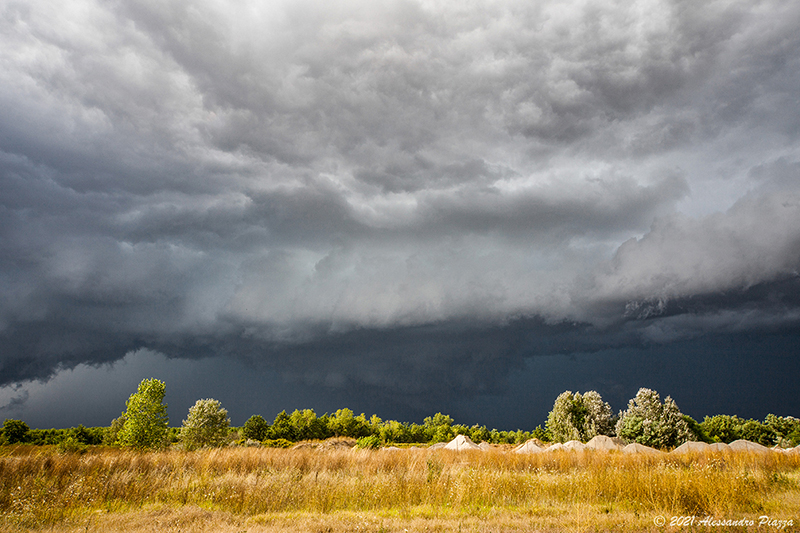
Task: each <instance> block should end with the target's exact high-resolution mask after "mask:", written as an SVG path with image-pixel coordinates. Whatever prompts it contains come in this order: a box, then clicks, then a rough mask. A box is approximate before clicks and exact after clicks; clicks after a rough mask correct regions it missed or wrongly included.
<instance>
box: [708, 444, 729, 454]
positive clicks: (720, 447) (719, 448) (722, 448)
mask: <svg viewBox="0 0 800 533" xmlns="http://www.w3.org/2000/svg"><path fill="white" fill-rule="evenodd" d="M708 447H709V448H710V449H711V451H712V452H730V451H732V450H731V447H730V446H728V445H727V444H725V443H724V442H715V443H713V444H709V445H708Z"/></svg>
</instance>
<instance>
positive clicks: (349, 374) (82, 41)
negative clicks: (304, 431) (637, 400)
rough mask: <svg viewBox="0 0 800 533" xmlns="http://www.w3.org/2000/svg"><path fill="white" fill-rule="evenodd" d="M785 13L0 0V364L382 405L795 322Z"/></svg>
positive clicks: (7, 369)
mask: <svg viewBox="0 0 800 533" xmlns="http://www.w3.org/2000/svg"><path fill="white" fill-rule="evenodd" d="M798 24H800V6H798V5H796V3H794V2H789V1H779V0H774V1H767V2H762V3H759V4H757V5H756V4H753V3H751V2H744V1H743V2H728V3H700V4H698V3H693V2H681V1H672V2H670V1H661V0H654V1H642V2H634V3H628V4H614V3H610V2H595V1H576V2H537V3H534V4H531V3H529V2H515V1H499V2H486V3H482V4H474V5H473V4H463V3H458V2H436V1H434V2H415V1H393V2H384V3H381V4H375V3H370V2H359V1H354V2H333V3H331V2H327V3H323V2H312V1H301V2H296V1H292V2H269V3H267V4H264V3H259V2H244V3H241V2H240V3H236V4H232V3H227V2H223V1H198V2H168V3H163V2H149V1H145V2H130V1H117V2H110V3H109V2H96V1H92V0H74V1H70V2H67V3H66V4H64V3H60V4H58V5H56V4H53V3H52V2H48V1H44V0H41V1H40V0H33V1H26V2H14V1H11V2H6V3H5V4H4V5H3V6H2V7H0V35H2V37H0V44H2V46H0V61H2V65H3V68H2V69H0V109H3V111H2V113H0V341H2V352H1V353H0V384H5V385H12V384H15V383H25V382H26V380H30V379H37V378H38V379H43V378H48V377H49V376H51V375H53V373H54V372H56V371H58V370H59V369H64V368H72V367H75V366H76V365H79V364H81V363H88V364H98V363H103V362H111V361H115V360H119V359H121V358H122V357H123V356H124V355H125V354H126V353H129V352H130V353H132V352H133V351H135V350H138V349H141V348H148V349H153V350H158V351H160V352H163V353H165V354H167V355H168V356H170V357H175V358H195V357H200V356H217V357H239V358H244V359H249V360H253V361H257V362H258V364H264V365H267V366H268V367H269V368H272V369H273V370H274V371H276V372H278V373H279V374H281V375H282V376H284V378H285V379H287V380H289V381H292V380H294V379H300V380H301V381H303V382H307V383H310V384H312V385H313V384H314V383H324V384H327V385H326V386H329V387H334V388H335V387H337V386H339V387H344V386H346V385H348V386H363V387H366V388H369V387H375V390H376V391H378V392H375V394H379V395H380V394H384V395H387V396H389V395H391V394H394V393H400V392H402V393H403V394H405V395H407V396H408V397H409V402H410V403H414V402H418V400H415V399H414V398H417V399H419V398H423V397H425V395H429V394H430V393H431V391H432V390H434V389H436V387H437V386H438V383H439V382H440V381H441V380H440V379H439V377H437V376H441V375H451V376H452V379H451V380H449V381H447V387H445V389H446V390H445V391H444V392H443V393H442V394H444V395H446V394H447V393H449V392H452V391H465V390H473V391H479V392H480V391H499V390H503V388H504V387H505V386H506V377H507V375H508V373H509V372H512V370H513V369H518V368H521V365H523V359H524V358H526V357H530V356H533V355H537V354H553V353H572V352H575V351H581V350H584V351H594V350H602V349H606V348H613V347H615V346H616V347H619V346H635V345H639V344H641V343H651V342H656V343H670V342H675V341H677V340H680V339H687V338H700V337H702V336H703V335H707V334H708V335H711V334H713V335H717V334H725V333H726V332H742V331H753V332H774V331H787V330H788V331H792V332H796V331H797V325H798V310H799V309H800V307H798V303H799V302H798V285H797V275H798V265H800V180H799V179H798V178H800V150H799V149H798V148H797V147H798V146H800V142H798V140H799V139H798V137H800V105H798V100H797V94H798V93H800V64H799V63H800V37H798V36H797V32H796V28H797V27H798ZM520 331H527V333H525V334H522V333H519V332H520ZM464 332H469V335H467V336H466V337H465V336H464ZM465 339H468V341H467V340H465ZM428 366H430V367H431V368H436V369H437V370H436V371H435V372H433V371H428V372H426V371H423V369H425V368H428ZM489 368H491V369H492V371H491V372H488V371H487V369H489ZM396 375H402V376H408V378H409V379H414V380H416V381H415V383H416V385H415V387H416V388H413V389H414V390H411V389H409V388H408V385H401V384H399V381H398V379H395V378H389V377H387V376H396ZM297 376H302V378H298V377H297ZM315 376H316V377H315ZM431 380H433V381H431ZM639 385H646V384H639ZM637 386H638V385H637ZM380 391H382V392H380ZM448 391H449V392H448ZM673 395H674V394H673ZM412 397H413V398H412ZM419 402H422V400H419ZM419 402H418V403H419Z"/></svg>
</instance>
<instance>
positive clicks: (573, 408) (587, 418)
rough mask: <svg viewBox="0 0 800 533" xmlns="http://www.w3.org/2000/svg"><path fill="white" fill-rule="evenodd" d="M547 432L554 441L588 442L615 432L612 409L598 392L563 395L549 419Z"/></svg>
mask: <svg viewBox="0 0 800 533" xmlns="http://www.w3.org/2000/svg"><path fill="white" fill-rule="evenodd" d="M547 429H548V430H549V431H550V434H551V435H552V437H553V440H554V441H558V442H566V441H569V440H579V441H583V442H586V441H587V440H590V439H591V438H592V437H595V436H596V435H608V434H609V433H611V429H612V424H611V406H610V405H608V404H607V403H606V402H604V401H603V398H602V397H601V396H600V394H598V393H597V392H595V391H588V392H586V393H584V394H583V395H581V393H579V392H576V393H575V394H573V393H572V391H566V392H562V393H561V394H559V395H558V398H556V401H555V403H554V404H553V410H552V411H550V414H549V415H548V417H547Z"/></svg>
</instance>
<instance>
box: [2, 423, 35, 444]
mask: <svg viewBox="0 0 800 533" xmlns="http://www.w3.org/2000/svg"><path fill="white" fill-rule="evenodd" d="M30 430H31V428H29V427H28V424H26V423H25V422H23V421H22V420H13V419H11V418H6V420H5V422H3V437H4V440H5V442H6V443H7V444H18V443H23V442H27V439H28V433H29V432H30Z"/></svg>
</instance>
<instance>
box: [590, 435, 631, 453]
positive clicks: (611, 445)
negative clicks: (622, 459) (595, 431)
mask: <svg viewBox="0 0 800 533" xmlns="http://www.w3.org/2000/svg"><path fill="white" fill-rule="evenodd" d="M624 447H625V446H624V445H623V444H622V440H620V439H618V438H617V437H607V436H605V435H597V436H595V437H592V440H590V441H589V442H587V443H586V448H589V449H592V450H604V451H612V450H622V448H624Z"/></svg>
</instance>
